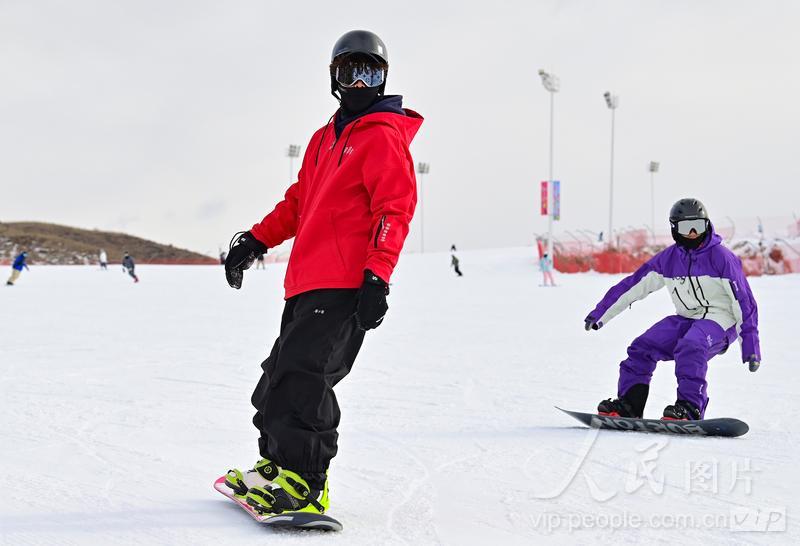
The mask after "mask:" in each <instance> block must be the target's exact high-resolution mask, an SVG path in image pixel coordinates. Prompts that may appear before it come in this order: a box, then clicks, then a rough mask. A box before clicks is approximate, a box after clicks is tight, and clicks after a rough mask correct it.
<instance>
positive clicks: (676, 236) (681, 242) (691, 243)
mask: <svg viewBox="0 0 800 546" xmlns="http://www.w3.org/2000/svg"><path fill="white" fill-rule="evenodd" d="M672 238H673V240H674V241H675V242H676V243H678V246H682V247H683V248H685V249H686V250H697V249H698V248H700V245H702V244H703V242H705V240H706V239H707V238H708V231H706V232H705V233H703V234H702V235H701V236H700V237H698V238H697V239H687V238H686V237H684V236H683V235H681V234H680V233H678V231H677V230H675V229H673V230H672Z"/></svg>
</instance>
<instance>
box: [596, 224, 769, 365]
mask: <svg viewBox="0 0 800 546" xmlns="http://www.w3.org/2000/svg"><path fill="white" fill-rule="evenodd" d="M721 243H722V238H721V237H720V236H719V235H717V234H716V233H715V232H714V228H713V226H712V227H711V229H710V231H709V240H708V241H707V242H705V243H703V246H701V247H700V248H698V249H696V250H686V249H685V248H683V247H681V246H679V245H677V244H675V245H672V246H670V247H667V248H665V249H664V250H662V251H661V252H659V253H658V254H656V255H655V256H653V257H652V258H651V259H650V260H649V261H647V262H646V263H645V264H643V265H642V266H641V267H640V268H639V269H638V270H637V271H636V272H635V273H633V274H632V275H630V276H628V277H626V278H624V279H623V280H622V281H620V282H619V283H618V284H616V285H615V286H614V287H612V288H611V290H609V291H608V292H607V293H606V295H605V296H604V297H603V299H602V300H601V301H600V303H599V304H597V307H595V309H594V310H593V311H592V312H591V313H589V317H587V318H592V319H594V320H596V321H597V322H599V323H600V326H602V325H604V324H607V323H608V321H610V320H611V319H612V318H614V317H615V316H617V315H618V314H619V313H620V312H622V311H623V310H624V309H625V308H626V307H630V306H631V305H632V304H633V302H635V301H638V300H641V299H644V298H645V297H647V296H648V295H650V294H651V293H653V292H655V291H656V290H659V289H660V288H662V287H664V286H666V287H667V289H668V290H669V292H670V296H671V297H672V303H673V304H675V310H676V311H677V313H678V315H680V316H682V317H686V318H689V319H707V320H713V321H714V322H716V323H717V324H719V325H720V326H721V327H722V328H723V329H724V330H725V331H726V333H727V335H728V343H733V342H734V341H735V340H736V338H737V337H738V338H740V340H741V349H742V360H743V361H747V358H748V357H749V356H751V355H755V356H756V357H757V359H758V360H761V349H760V347H759V341H758V308H757V306H756V301H755V299H753V293H752V292H751V291H750V285H749V284H748V283H747V278H746V277H745V275H744V272H743V271H742V264H741V262H740V261H739V258H738V257H737V256H736V255H735V254H734V253H733V252H731V251H730V250H728V249H727V248H725V247H724V246H722V244H721Z"/></svg>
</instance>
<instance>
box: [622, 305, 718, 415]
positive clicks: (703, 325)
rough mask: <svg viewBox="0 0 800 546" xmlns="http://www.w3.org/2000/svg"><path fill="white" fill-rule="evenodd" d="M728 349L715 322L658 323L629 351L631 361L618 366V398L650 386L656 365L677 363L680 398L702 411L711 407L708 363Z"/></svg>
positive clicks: (678, 320) (669, 320)
mask: <svg viewBox="0 0 800 546" xmlns="http://www.w3.org/2000/svg"><path fill="white" fill-rule="evenodd" d="M727 348H728V336H727V334H726V332H725V330H723V329H722V326H720V325H719V324H717V323H716V322H714V321H712V320H706V319H699V320H698V319H688V318H684V317H681V316H678V315H673V316H671V317H667V318H665V319H663V320H660V321H658V322H657V323H655V324H654V325H653V326H651V327H650V329H649V330H647V331H646V332H645V333H644V334H642V335H640V336H639V337H637V338H636V339H634V340H633V343H631V346H630V347H628V358H627V359H626V360H623V361H622V362H621V363H620V365H619V385H618V387H617V391H618V392H617V394H618V396H622V395H624V394H625V393H626V392H628V390H629V389H630V388H631V387H632V386H634V385H636V384H638V383H644V384H647V385H649V384H650V379H651V378H652V377H653V370H655V369H656V363H657V362H659V361H661V360H674V361H675V376H676V377H677V378H678V398H679V399H681V400H688V401H689V402H691V403H692V404H694V405H695V406H696V407H698V408H700V414H701V417H702V415H703V414H704V413H705V410H706V405H707V404H708V394H707V392H706V388H707V386H708V385H707V383H706V370H707V369H708V361H709V360H711V358H713V357H714V356H715V355H718V354H720V353H723V352H725V350H726V349H727Z"/></svg>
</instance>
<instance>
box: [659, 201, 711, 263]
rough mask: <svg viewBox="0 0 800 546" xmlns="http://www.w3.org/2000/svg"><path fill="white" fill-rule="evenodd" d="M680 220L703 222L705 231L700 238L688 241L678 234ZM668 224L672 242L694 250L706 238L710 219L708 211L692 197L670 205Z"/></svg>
mask: <svg viewBox="0 0 800 546" xmlns="http://www.w3.org/2000/svg"><path fill="white" fill-rule="evenodd" d="M681 220H705V221H706V230H705V231H704V232H703V233H702V234H701V236H700V237H697V238H696V239H689V238H687V237H684V236H683V235H681V234H680V233H678V222H680V221H681ZM669 224H670V228H671V229H670V231H671V232H672V240H674V241H675V242H676V243H678V245H680V246H682V247H684V248H686V249H689V250H694V249H696V248H698V247H700V245H702V244H703V242H704V241H705V240H706V238H707V237H708V231H709V229H708V228H709V226H710V225H711V219H710V218H709V217H708V211H707V210H706V207H705V206H704V205H703V203H701V202H700V201H699V200H698V199H694V198H693V197H687V198H685V199H681V200H680V201H678V202H676V203H675V204H674V205H672V208H671V209H670V211H669Z"/></svg>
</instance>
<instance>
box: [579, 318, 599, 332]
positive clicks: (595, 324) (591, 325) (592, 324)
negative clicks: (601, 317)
mask: <svg viewBox="0 0 800 546" xmlns="http://www.w3.org/2000/svg"><path fill="white" fill-rule="evenodd" d="M583 327H584V329H585V330H586V331H587V332H588V331H589V330H599V329H600V328H602V327H603V323H602V322H600V321H598V320H594V319H593V318H592V317H586V318H585V319H583Z"/></svg>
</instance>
